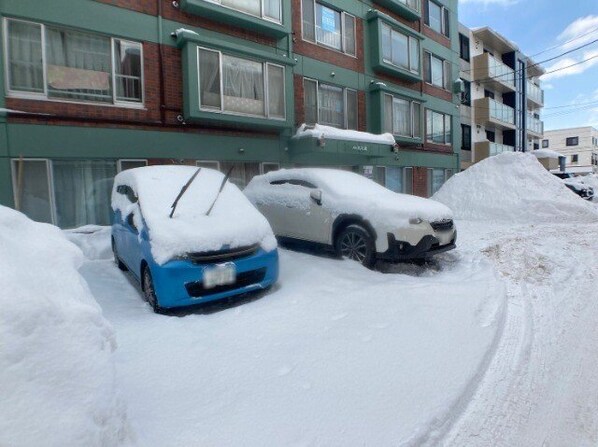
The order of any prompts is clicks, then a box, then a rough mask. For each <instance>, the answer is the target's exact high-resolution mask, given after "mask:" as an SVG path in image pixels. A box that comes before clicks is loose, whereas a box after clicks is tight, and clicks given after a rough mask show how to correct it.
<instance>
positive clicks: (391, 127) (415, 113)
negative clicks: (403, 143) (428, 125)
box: [384, 94, 421, 138]
mask: <svg viewBox="0 0 598 447" xmlns="http://www.w3.org/2000/svg"><path fill="white" fill-rule="evenodd" d="M420 122H421V105H420V103H418V102H415V101H409V100H406V99H403V98H399V97H395V96H393V95H389V94H385V95H384V131H385V132H390V133H392V134H393V135H399V136H403V137H410V138H421V124H420Z"/></svg>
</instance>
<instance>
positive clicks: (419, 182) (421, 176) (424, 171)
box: [413, 166, 428, 197]
mask: <svg viewBox="0 0 598 447" xmlns="http://www.w3.org/2000/svg"><path fill="white" fill-rule="evenodd" d="M413 194H415V195H416V196H420V197H428V168H424V167H421V166H414V168H413Z"/></svg>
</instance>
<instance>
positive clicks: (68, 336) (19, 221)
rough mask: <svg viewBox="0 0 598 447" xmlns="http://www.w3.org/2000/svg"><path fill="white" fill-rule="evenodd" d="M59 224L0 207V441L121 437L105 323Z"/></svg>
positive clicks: (87, 442)
mask: <svg viewBox="0 0 598 447" xmlns="http://www.w3.org/2000/svg"><path fill="white" fill-rule="evenodd" d="M82 261H83V254H82V253H81V251H80V250H79V249H78V248H77V247H76V246H75V245H74V244H72V243H71V242H69V241H68V240H67V239H66V238H65V236H64V235H63V234H62V232H61V231H60V230H59V229H58V228H56V227H54V226H52V225H49V224H41V223H36V222H33V221H32V220H30V219H28V218H27V217H25V216H24V215H23V214H21V213H19V212H17V211H14V210H12V209H9V208H6V207H2V206H0V272H1V273H0V290H1V291H2V292H1V293H0V307H1V308H2V312H0V396H2V398H0V414H1V415H2V417H0V445H3V446H9V445H11V446H17V445H20V446H26V445H31V446H33V445H43V446H67V445H81V446H105V445H117V444H119V443H120V442H121V441H123V440H124V439H125V438H127V437H128V422H127V417H126V408H125V406H124V402H123V401H122V400H121V398H120V394H119V392H118V390H117V384H116V376H115V363H114V356H113V352H114V350H115V348H116V342H115V337H114V333H113V330H112V327H111V326H110V324H109V323H108V322H107V321H106V320H105V319H104V317H103V316H102V311H101V310H100V307H99V306H98V304H97V303H96V302H95V300H94V298H93V296H92V295H91V292H90V290H89V288H88V286H87V283H86V282H85V280H84V279H83V278H82V277H81V275H80V274H79V272H78V271H77V268H78V267H79V265H80V264H81V263H82Z"/></svg>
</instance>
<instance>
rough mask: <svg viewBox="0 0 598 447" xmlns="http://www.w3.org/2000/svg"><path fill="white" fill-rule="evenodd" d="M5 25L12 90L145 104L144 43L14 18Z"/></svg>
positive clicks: (110, 101) (71, 97)
mask: <svg viewBox="0 0 598 447" xmlns="http://www.w3.org/2000/svg"><path fill="white" fill-rule="evenodd" d="M6 24H7V36H8V39H7V44H8V45H7V50H8V52H7V64H8V78H9V90H10V92H11V93H19V94H22V93H33V94H37V95H40V96H42V95H43V96H45V97H47V98H52V99H62V100H75V101H86V102H101V103H121V102H127V103H141V102H143V70H142V64H143V51H142V46H141V44H140V43H138V42H130V41H124V40H121V39H114V38H110V37H107V36H102V35H100V34H92V33H84V32H80V31H74V30H69V29H66V28H58V27H53V26H46V25H43V24H35V23H29V22H21V21H18V20H14V19H10V20H7V21H6ZM44 40H45V51H42V42H43V41H44ZM113 53H114V57H113Z"/></svg>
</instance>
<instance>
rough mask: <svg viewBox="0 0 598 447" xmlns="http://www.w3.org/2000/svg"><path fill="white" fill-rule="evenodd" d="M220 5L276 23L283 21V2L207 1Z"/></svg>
mask: <svg viewBox="0 0 598 447" xmlns="http://www.w3.org/2000/svg"><path fill="white" fill-rule="evenodd" d="M206 1H209V2H211V3H219V4H221V5H222V6H226V7H227V8H231V9H234V10H237V11H240V12H244V13H245V14H250V15H252V16H256V17H261V18H265V19H269V20H273V21H275V22H279V23H280V21H281V0H206Z"/></svg>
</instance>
